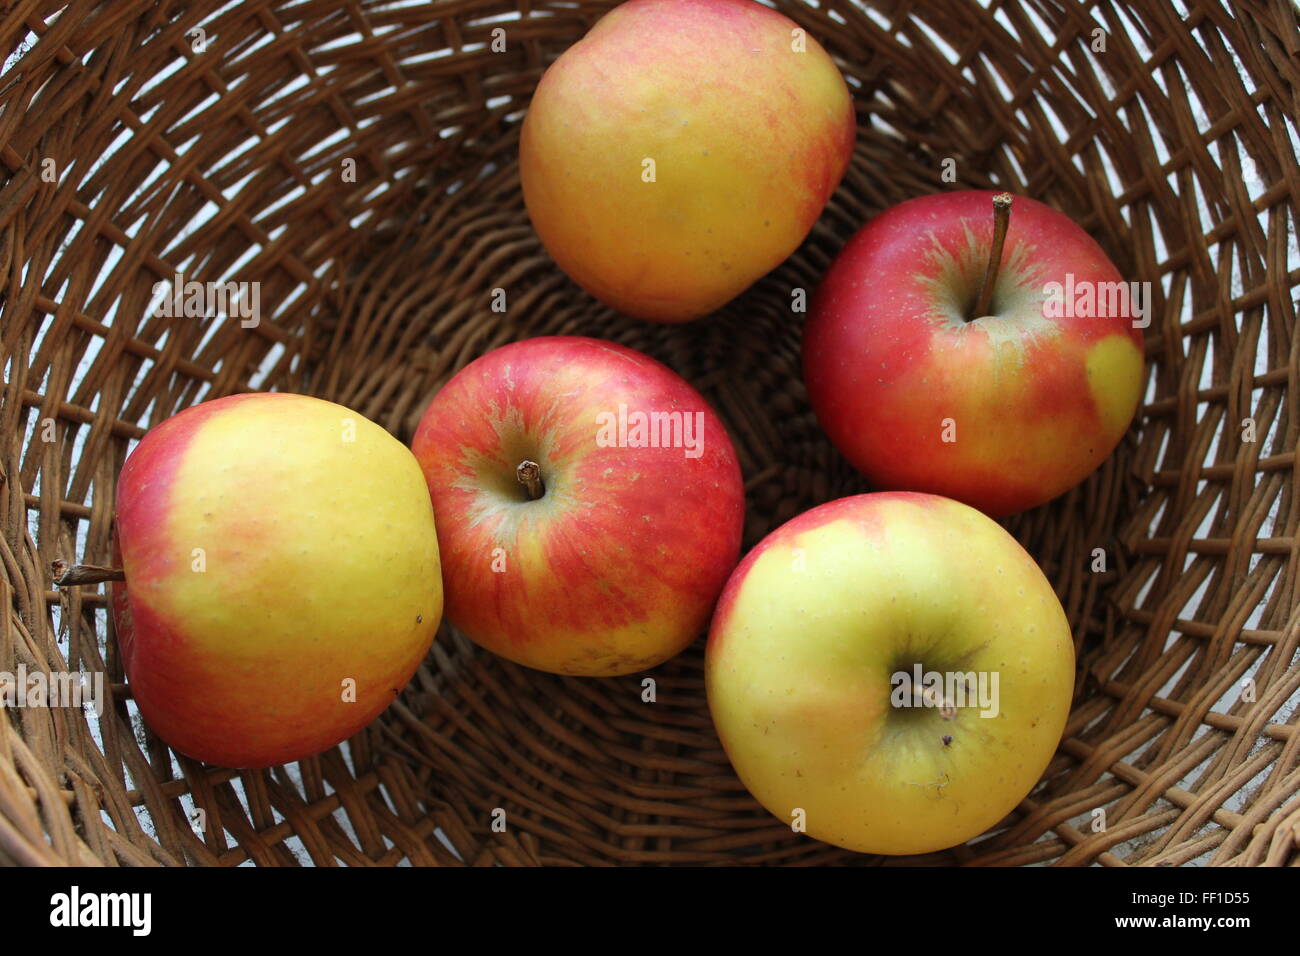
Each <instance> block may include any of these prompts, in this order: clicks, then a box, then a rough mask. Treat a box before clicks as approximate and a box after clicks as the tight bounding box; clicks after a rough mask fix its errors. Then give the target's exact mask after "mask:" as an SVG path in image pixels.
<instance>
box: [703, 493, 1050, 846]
mask: <svg viewBox="0 0 1300 956" xmlns="http://www.w3.org/2000/svg"><path fill="white" fill-rule="evenodd" d="M705 679H706V688H707V693H708V702H709V710H710V712H711V714H712V716H713V721H714V724H715V726H716V727H717V731H718V736H719V738H720V739H721V741H722V744H723V747H724V749H725V750H726V753H727V756H728V757H729V758H730V760H731V763H732V765H733V766H734V767H735V770H736V773H737V774H738V775H739V777H740V779H741V781H742V782H743V783H744V784H745V786H746V787H747V788H748V789H749V791H750V793H752V794H753V795H754V797H755V798H756V799H757V800H758V801H759V802H760V803H761V804H762V805H763V806H764V807H766V808H767V810H768V811H769V812H771V813H772V814H773V815H774V816H776V817H777V818H779V819H780V820H782V821H783V822H785V823H786V824H789V825H791V826H795V827H797V828H798V829H801V830H802V831H804V832H806V833H807V834H808V835H810V836H813V837H816V838H817V839H819V840H823V841H825V842H827V843H833V844H835V845H837V846H841V847H847V848H848V849H851V850H857V851H860V852H863V853H887V854H913V853H927V852H930V851H934V850H939V849H942V848H944V847H949V846H953V845H955V844H958V843H962V842H964V841H966V840H969V839H971V838H972V837H975V836H978V835H979V834H980V833H982V832H984V831H985V830H987V829H988V828H989V827H991V826H993V825H994V824H996V823H997V822H998V821H1000V820H1002V819H1003V818H1004V817H1005V816H1006V815H1007V814H1008V813H1010V812H1011V811H1012V810H1013V809H1015V807H1016V805H1017V804H1018V803H1019V802H1020V800H1021V799H1022V798H1023V797H1024V796H1025V795H1026V794H1028V793H1029V791H1030V789H1031V788H1032V787H1033V786H1034V784H1035V782H1036V781H1037V780H1038V779H1039V778H1040V776H1041V775H1042V773H1043V770H1044V768H1046V766H1047V764H1048V761H1049V760H1050V759H1051V757H1052V754H1053V752H1054V751H1055V749H1056V746H1057V744H1058V742H1059V741H1060V738H1061V734H1062V731H1063V729H1064V727H1065V721H1066V718H1067V716H1068V715H1069V711H1070V701H1071V693H1072V687H1073V683H1074V645H1073V642H1072V640H1071V636H1070V626H1069V624H1068V622H1067V621H1066V617H1065V612H1064V611H1063V610H1062V609H1061V604H1060V602H1059V601H1058V600H1057V598H1056V595H1055V594H1054V593H1053V592H1052V588H1051V585H1050V584H1048V582H1047V579H1046V578H1045V577H1044V576H1043V574H1042V572H1041V571H1040V570H1039V569H1038V566H1037V565H1035V564H1034V561H1033V559H1032V558H1030V556H1029V555H1028V554H1026V553H1025V551H1024V549H1023V548H1021V547H1020V545H1019V544H1018V543H1017V542H1016V540H1015V539H1014V538H1012V537H1011V535H1009V534H1008V533H1007V532H1006V531H1004V530H1003V529H1002V528H1001V527H1000V526H999V525H998V524H997V523H996V522H994V521H993V520H992V519H991V518H988V517H987V516H985V515H984V514H982V513H981V512H979V511H976V510H975V509H973V508H970V507H968V506H967V505H963V504H961V503H959V502H956V501H953V500H952V499H949V498H942V497H939V496H937V495H927V494H920V493H914V492H878V493H875V494H868V495H857V496H854V497H850V498H841V499H839V500H837V501H832V502H830V503H828V504H824V505H821V506H820V507H817V508H813V509H812V510H811V511H807V512H804V513H803V514H801V515H799V516H798V517H796V518H794V519H793V520H791V521H789V522H787V523H786V524H784V525H782V526H781V527H780V528H778V529H777V530H776V531H774V532H772V533H771V534H770V535H768V536H767V537H766V538H764V539H763V540H762V541H761V542H760V543H759V544H758V546H757V547H755V548H754V549H753V550H752V551H750V552H749V554H747V555H746V556H745V559H744V560H743V561H742V562H741V563H740V565H739V567H737V568H736V570H735V572H734V573H733V574H732V576H731V579H730V580H729V581H728V582H727V586H726V588H725V589H724V590H723V593H722V597H721V598H720V599H719V601H718V608H717V612H716V613H715V615H714V618H713V626H712V628H711V629H710V631H709V638H708V644H707V649H706V655H705Z"/></svg>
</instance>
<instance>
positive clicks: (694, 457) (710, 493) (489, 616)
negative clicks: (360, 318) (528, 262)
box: [412, 336, 744, 676]
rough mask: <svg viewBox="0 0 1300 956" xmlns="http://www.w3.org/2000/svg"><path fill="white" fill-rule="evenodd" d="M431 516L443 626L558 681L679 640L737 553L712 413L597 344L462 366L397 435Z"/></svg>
mask: <svg viewBox="0 0 1300 956" xmlns="http://www.w3.org/2000/svg"><path fill="white" fill-rule="evenodd" d="M412 447H413V449H414V451H415V456H416V458H417V459H419V461H420V465H421V467H422V468H423V469H424V474H425V477H426V479H427V480H428V484H429V492H430V494H431V496H432V498H433V503H434V509H435V510H436V511H437V513H438V541H439V546H440V548H441V551H442V558H443V583H444V586H445V588H446V595H447V619H448V620H449V621H450V622H451V623H452V624H454V625H455V626H456V627H457V628H459V629H460V630H461V631H463V632H464V633H465V634H466V635H467V636H469V637H470V638H471V639H473V640H474V641H476V642H477V643H478V644H480V645H481V646H483V647H485V648H487V649H488V650H490V651H492V652H494V653H496V654H499V655H501V656H502V657H505V658H508V659H510V660H512V661H515V662H517V663H520V664H525V665H527V666H529V667H534V668H537V669H539V670H544V671H550V672H552V673H556V674H572V675H588V676H612V675H616V674H628V673H632V672H634V671H639V670H644V669H645V668H648V667H653V666H654V665H656V664H659V663H661V662H662V661H665V660H667V659H668V658H670V657H672V656H673V655H674V654H676V653H678V652H679V651H681V650H682V649H683V648H684V647H686V645H687V644H689V643H690V642H691V641H692V640H693V639H694V638H695V637H697V636H698V635H700V634H701V633H702V632H703V631H704V629H705V627H706V626H707V625H708V621H709V615H710V613H711V612H712V610H713V604H714V602H715V601H716V600H717V597H718V593H719V592H720V591H721V589H722V585H723V582H725V581H726V579H727V575H728V574H729V573H730V572H731V570H732V569H733V568H734V567H735V565H736V559H737V558H738V556H739V553H740V534H741V523H742V517H743V508H744V491H743V487H742V484H741V478H740V467H739V465H738V463H737V460H736V454H735V451H734V450H733V449H732V446H731V441H730V439H729V438H728V436H727V433H726V431H725V429H724V428H723V425H722V423H721V421H719V419H718V417H717V416H716V415H715V414H714V412H713V410H712V409H710V408H709V406H708V404H707V403H706V402H705V401H704V399H703V398H702V397H701V396H700V395H699V393H697V392H696V391H695V390H694V389H693V388H691V386H690V385H688V384H687V383H686V381H685V380H683V379H682V378H680V377H679V376H678V375H677V374H676V373H674V372H673V371H671V370H670V369H668V368H666V367H665V366H663V365H661V364H659V363H658V362H656V361H654V360H653V359H651V358H649V357H648V356H646V355H642V354H641V353H640V352H637V351H634V350H633V349H629V348H624V347H623V346H621V345H616V344H615V343H613V342H605V341H601V340H599V339H590V338H581V337H573V336H555V337H547V338H535V339H528V340H525V341H522V342H516V343H513V344H511V345H506V346H503V347H501V348H498V349H495V350H494V351H491V352H489V353H488V354H486V355H484V356H482V357H480V358H478V359H476V360H475V361H473V362H471V363H470V364H469V365H467V366H466V367H465V368H463V369H461V371H460V372H458V373H457V374H456V375H455V376H454V377H452V379H451V380H450V381H449V382H447V384H446V385H444V386H443V387H442V389H440V390H439V391H438V393H437V395H435V396H434V399H433V401H432V402H431V403H430V405H429V407H428V409H427V410H426V411H425V413H424V416H423V418H422V419H421V421H420V424H419V427H418V429H417V430H416V434H415V439H414V442H413V445H412Z"/></svg>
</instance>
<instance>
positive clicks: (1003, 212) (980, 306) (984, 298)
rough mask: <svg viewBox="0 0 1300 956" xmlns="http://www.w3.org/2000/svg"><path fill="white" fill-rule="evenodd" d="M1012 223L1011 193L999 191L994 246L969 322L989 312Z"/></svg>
mask: <svg viewBox="0 0 1300 956" xmlns="http://www.w3.org/2000/svg"><path fill="white" fill-rule="evenodd" d="M1010 223H1011V193H998V194H997V195H996V196H994V197H993V248H992V249H990V250H989V261H988V264H987V265H986V266H985V267H984V278H983V279H981V280H980V291H979V294H978V295H977V296H975V306H974V308H972V309H971V311H970V314H969V315H967V316H966V321H967V322H974V321H975V320H976V319H978V318H980V317H981V316H983V315H985V314H987V312H988V310H989V306H990V305H991V304H992V302H993V289H994V287H995V286H996V285H997V283H998V270H999V269H1001V268H1002V246H1003V243H1005V242H1006V239H1007V226H1008V225H1010Z"/></svg>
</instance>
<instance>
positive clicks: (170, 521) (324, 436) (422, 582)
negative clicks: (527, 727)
mask: <svg viewBox="0 0 1300 956" xmlns="http://www.w3.org/2000/svg"><path fill="white" fill-rule="evenodd" d="M115 540H116V550H117V552H118V556H119V558H120V562H121V567H122V570H123V572H124V574H125V578H126V581H125V584H116V585H114V586H113V587H112V605H113V613H114V620H115V624H116V630H117V638H118V643H119V646H120V648H121V652H122V660H123V664H124V666H125V669H126V673H127V677H128V679H129V681H130V688H131V693H132V696H133V697H134V699H135V702H136V704H137V705H138V706H139V708H140V713H141V715H142V716H143V718H144V720H145V723H146V724H148V726H149V727H150V728H151V729H152V730H153V731H154V732H155V733H156V734H158V736H159V737H161V738H162V739H163V740H165V741H166V742H167V743H168V744H170V745H171V746H172V747H173V748H175V749H176V750H177V751H179V752H180V753H183V754H186V755H188V756H190V757H193V758H195V759H198V760H203V761H206V762H208V763H212V764H217V765H220V766H226V767H240V768H243V767H265V766H271V765H274V764H280V763H286V762H288V761H292V760H298V759H301V758H304V757H308V756H311V755H312V754H315V753H319V752H320V751H323V750H326V749H328V748H329V747H332V746H334V745H335V744H337V743H339V742H340V741H342V740H345V739H346V738H348V737H350V736H351V735H353V734H355V733H356V732H357V731H359V730H360V729H361V728H363V727H364V726H365V725H366V724H368V723H370V721H371V720H373V719H374V718H375V717H376V716H377V715H378V714H379V713H380V712H381V711H383V710H384V709H385V708H386V707H387V706H388V705H389V704H390V703H392V701H393V699H394V698H395V697H396V696H397V694H398V692H399V691H400V690H401V689H402V687H403V686H404V685H405V684H406V682H407V681H408V680H409V679H410V677H411V675H412V674H413V673H414V671H415V668H416V667H417V666H418V664H419V662H420V661H421V659H423V657H424V655H425V653H426V652H427V651H428V649H429V644H430V642H431V641H432V640H433V635H434V632H435V631H436V630H437V628H438V622H439V620H440V618H441V614H442V584H441V581H440V578H439V565H438V541H437V532H436V529H435V527H434V517H433V509H432V508H431V506H430V503H429V495H428V491H427V489H426V488H425V485H424V479H423V476H422V475H421V474H420V469H419V466H418V465H417V464H416V462H415V459H414V457H412V455H411V453H410V451H408V450H407V449H406V448H405V447H404V446H403V445H402V443H401V442H399V441H398V440H397V439H395V438H393V437H392V436H391V435H389V434H388V433H387V432H386V431H384V430H383V429H382V428H380V427H379V426H378V425H375V424H374V423H373V422H370V421H369V420H367V419H366V418H364V417H362V416H361V415H359V414H357V413H356V412H354V411H351V410H349V409H347V408H344V407H343V406H341V405H335V404H334V403H332V402H326V401H321V400H319V399H315V398H308V397H306V396H302V395H288V394H250V395H233V396H230V397H228V398H221V399H217V400H215V401H211V402H206V403H204V404H201V405H196V406H194V407H193V408H188V409H186V410H185V411H182V412H180V413H179V414H177V415H175V416H173V417H171V418H169V419H167V420H166V421H164V422H163V423H161V424H160V425H158V426H157V427H156V428H153V429H152V430H150V431H149V432H148V433H147V434H146V435H145V436H144V438H143V439H141V441H140V444H139V445H138V446H137V447H136V448H135V450H134V451H132V453H131V455H130V457H128V458H127V461H126V464H125V466H124V467H123V469H122V473H121V476H120V479H119V481H118V487H117V524H116V539H115Z"/></svg>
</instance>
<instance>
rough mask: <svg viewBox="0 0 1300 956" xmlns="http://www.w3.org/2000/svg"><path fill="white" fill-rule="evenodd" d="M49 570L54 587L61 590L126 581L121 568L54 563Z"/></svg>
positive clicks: (63, 562) (124, 573) (64, 562)
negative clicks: (84, 585)
mask: <svg viewBox="0 0 1300 956" xmlns="http://www.w3.org/2000/svg"><path fill="white" fill-rule="evenodd" d="M50 569H51V570H52V571H53V572H54V583H55V585H56V586H58V587H61V588H65V587H75V586H77V585H79V584H103V583H104V582H105V581H125V580H126V572H124V571H123V570H122V569H121V568H104V567H100V566H98V565H95V564H73V565H69V564H68V562H66V561H55V562H53V563H52V564H51V565H50Z"/></svg>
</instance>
